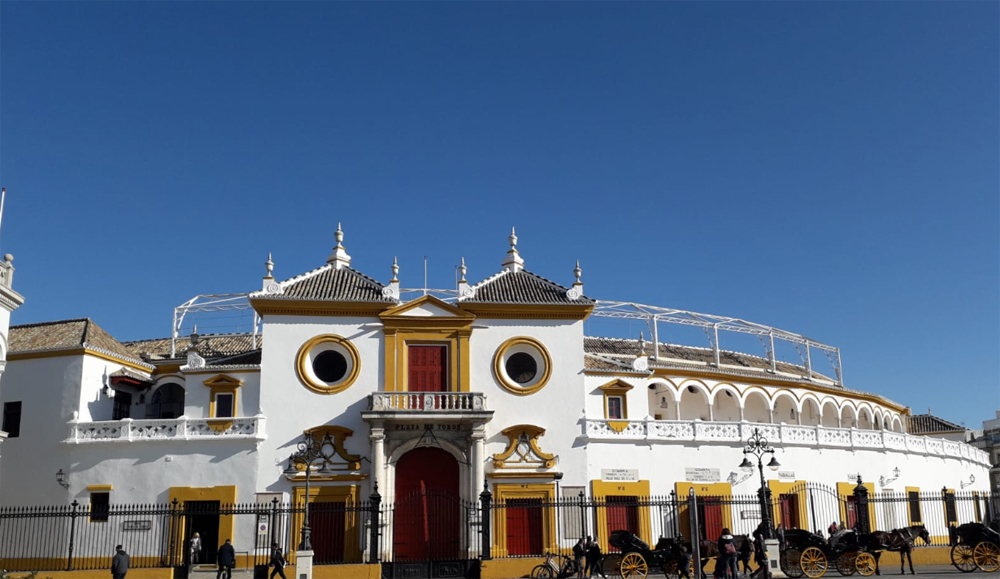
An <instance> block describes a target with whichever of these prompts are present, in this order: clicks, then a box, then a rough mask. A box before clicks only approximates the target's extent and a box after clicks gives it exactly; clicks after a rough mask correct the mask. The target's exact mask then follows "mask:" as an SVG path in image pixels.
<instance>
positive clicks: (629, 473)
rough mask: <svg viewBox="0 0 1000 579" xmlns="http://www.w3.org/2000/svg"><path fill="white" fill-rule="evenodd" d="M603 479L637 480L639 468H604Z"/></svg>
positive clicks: (615, 480) (613, 480)
mask: <svg viewBox="0 0 1000 579" xmlns="http://www.w3.org/2000/svg"><path fill="white" fill-rule="evenodd" d="M601 480H602V481H604V482H636V481H638V480H639V469H637V468H602V469H601Z"/></svg>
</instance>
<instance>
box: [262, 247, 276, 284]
mask: <svg viewBox="0 0 1000 579" xmlns="http://www.w3.org/2000/svg"><path fill="white" fill-rule="evenodd" d="M264 267H265V268H266V269H267V275H265V276H264V277H265V278H267V279H271V278H273V277H274V275H272V274H273V273H274V262H273V261H271V252H270V251H269V252H267V261H265V262H264Z"/></svg>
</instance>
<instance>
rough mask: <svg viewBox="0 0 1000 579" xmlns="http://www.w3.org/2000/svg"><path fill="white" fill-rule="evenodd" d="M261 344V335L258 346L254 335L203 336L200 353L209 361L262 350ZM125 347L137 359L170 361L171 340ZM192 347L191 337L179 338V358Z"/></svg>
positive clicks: (128, 344) (132, 342)
mask: <svg viewBox="0 0 1000 579" xmlns="http://www.w3.org/2000/svg"><path fill="white" fill-rule="evenodd" d="M261 342H262V338H261V336H260V335H259V334H258V335H257V343H256V344H254V340H253V334H202V335H199V336H198V352H199V353H200V354H201V355H202V357H204V358H208V359H211V358H216V357H219V356H235V355H237V354H243V353H246V352H249V351H251V350H254V349H258V348H260V346H261ZM123 346H124V347H125V348H126V349H128V351H129V352H131V355H132V356H133V357H136V358H142V359H148V360H167V359H170V338H154V339H151V340H133V341H131V342H124V343H123ZM190 346H191V337H190V336H178V338H177V357H183V356H184V354H183V352H184V351H185V350H187V349H188V348H189V347H190Z"/></svg>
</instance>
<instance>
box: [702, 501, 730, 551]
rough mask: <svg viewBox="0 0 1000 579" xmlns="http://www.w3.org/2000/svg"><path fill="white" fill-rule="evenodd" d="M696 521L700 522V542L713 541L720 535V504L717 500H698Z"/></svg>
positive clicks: (722, 526) (721, 526)
mask: <svg viewBox="0 0 1000 579" xmlns="http://www.w3.org/2000/svg"><path fill="white" fill-rule="evenodd" d="M698 519H699V520H700V522H701V540H703V541H715V540H717V539H718V538H719V536H720V535H722V529H723V528H725V525H723V524H722V503H721V501H720V500H719V499H718V498H715V497H705V498H699V499H698Z"/></svg>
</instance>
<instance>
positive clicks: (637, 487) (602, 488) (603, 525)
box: [590, 479, 655, 553]
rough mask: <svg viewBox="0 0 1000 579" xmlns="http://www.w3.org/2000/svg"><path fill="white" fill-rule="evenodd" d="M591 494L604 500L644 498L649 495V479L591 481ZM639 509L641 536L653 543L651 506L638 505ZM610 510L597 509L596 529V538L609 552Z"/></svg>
mask: <svg viewBox="0 0 1000 579" xmlns="http://www.w3.org/2000/svg"><path fill="white" fill-rule="evenodd" d="M590 494H591V496H593V497H594V500H596V501H598V502H603V501H604V500H606V499H607V497H638V498H639V499H642V498H644V497H648V496H649V481H648V480H640V481H636V482H604V481H602V480H596V479H595V480H591V481H590ZM636 508H637V509H638V511H639V513H638V514H639V538H641V539H642V540H643V541H645V542H646V543H648V544H650V545H652V544H654V543H655V541H653V534H652V531H651V525H650V518H649V507H643V506H638V507H636ZM607 531H608V510H607V509H597V527H596V528H595V531H594V535H593V536H594V538H595V539H597V541H598V542H599V543H600V544H601V549H602V550H603V551H604V552H605V553H607V552H608V549H609V547H610V546H609V545H608V536H607V535H608V532H607Z"/></svg>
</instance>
